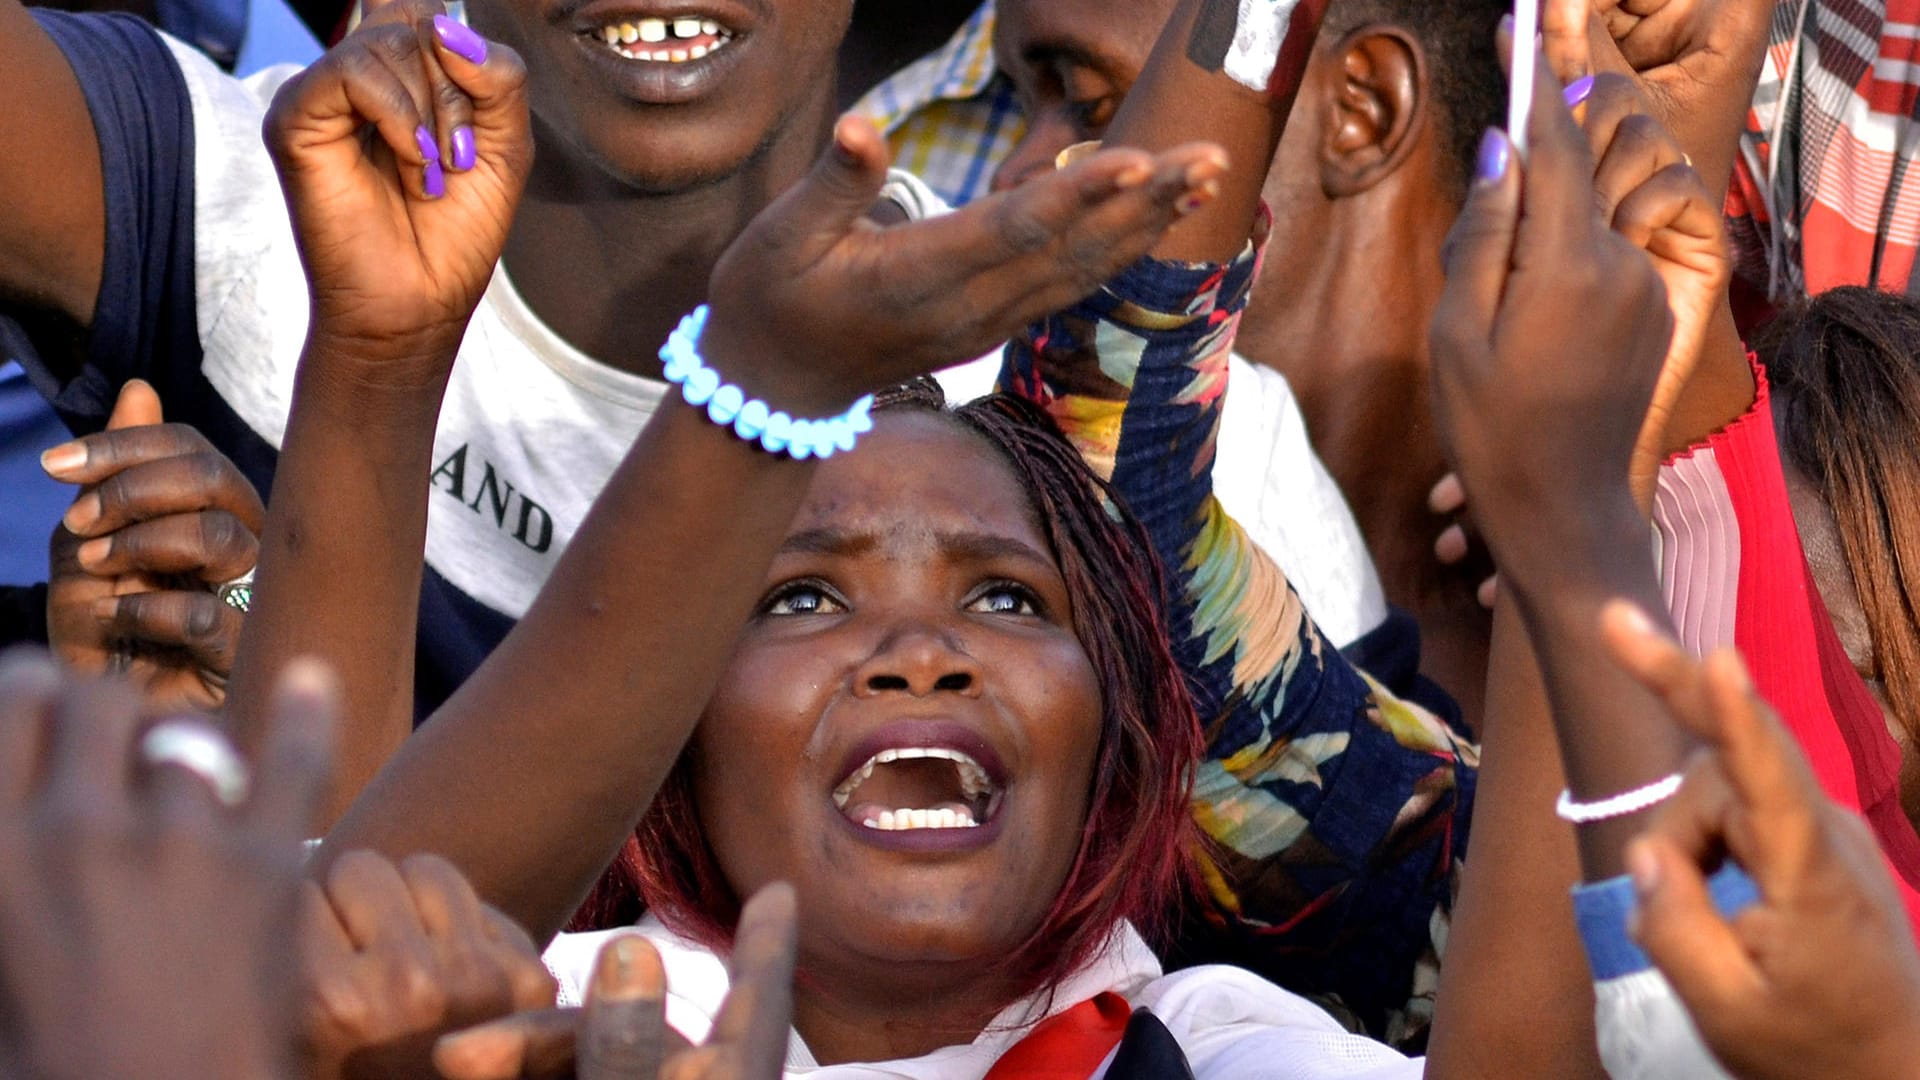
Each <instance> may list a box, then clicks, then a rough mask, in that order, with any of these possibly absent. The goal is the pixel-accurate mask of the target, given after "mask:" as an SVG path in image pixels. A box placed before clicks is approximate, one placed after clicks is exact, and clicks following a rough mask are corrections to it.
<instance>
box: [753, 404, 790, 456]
mask: <svg viewBox="0 0 1920 1080" xmlns="http://www.w3.org/2000/svg"><path fill="white" fill-rule="evenodd" d="M792 438H793V418H792V417H790V416H788V415H787V414H786V413H783V412H777V413H774V414H773V415H772V416H769V417H767V430H766V431H764V432H762V433H761V434H760V446H761V447H762V448H763V449H765V450H766V451H767V453H769V454H778V453H780V452H781V451H783V450H785V449H786V448H787V442H788V440H790V439H792Z"/></svg>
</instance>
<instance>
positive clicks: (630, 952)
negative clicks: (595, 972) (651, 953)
mask: <svg viewBox="0 0 1920 1080" xmlns="http://www.w3.org/2000/svg"><path fill="white" fill-rule="evenodd" d="M643 947H644V946H642V945H641V943H640V940H639V938H638V937H637V936H635V935H631V934H629V935H624V936H621V937H617V938H615V939H613V942H612V943H611V944H609V945H608V946H607V951H608V952H609V953H611V954H612V960H613V966H612V967H611V968H610V969H608V970H606V971H604V972H603V973H602V974H603V975H604V976H605V977H603V978H602V979H600V980H599V981H598V984H597V985H596V986H595V987H594V990H596V991H597V992H598V993H597V996H598V997H600V998H601V999H602V1000H613V1001H628V1000H634V999H646V1000H652V999H654V998H656V997H658V996H659V995H658V993H657V988H656V987H655V986H654V985H653V979H652V978H651V977H650V975H651V968H650V966H649V965H647V964H645V963H644V962H643V960H642V956H641V949H642V948H643Z"/></svg>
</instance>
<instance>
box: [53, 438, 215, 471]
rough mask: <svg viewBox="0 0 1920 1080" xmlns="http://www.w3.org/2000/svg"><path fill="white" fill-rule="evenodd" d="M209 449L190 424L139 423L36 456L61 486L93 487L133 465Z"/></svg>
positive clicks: (209, 444) (74, 441)
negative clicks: (92, 485)
mask: <svg viewBox="0 0 1920 1080" xmlns="http://www.w3.org/2000/svg"><path fill="white" fill-rule="evenodd" d="M211 450H213V444H212V443H210V442H208V441H207V438H206V436H204V435H202V434H200V432H199V430H198V429H196V428H194V427H193V426H192V425H191V424H143V425H141V426H139V427H123V428H115V429H114V430H112V431H97V432H94V433H93V434H92V435H86V436H83V437H81V438H78V439H74V440H72V441H71V442H64V443H61V444H60V445H58V446H55V447H52V448H50V449H48V450H47V451H46V452H45V453H43V454H41V455H40V467H41V468H43V469H45V470H46V472H47V475H48V476H51V477H53V478H54V479H55V480H58V481H60V482H61V483H63V484H97V483H99V482H100V481H102V480H104V479H106V478H107V477H109V476H112V475H113V474H115V473H117V472H120V471H121V470H122V469H126V468H129V467H131V466H134V465H140V464H144V463H146V462H149V461H159V460H162V459H164V458H171V457H181V456H183V455H187V454H197V453H201V452H203V451H211Z"/></svg>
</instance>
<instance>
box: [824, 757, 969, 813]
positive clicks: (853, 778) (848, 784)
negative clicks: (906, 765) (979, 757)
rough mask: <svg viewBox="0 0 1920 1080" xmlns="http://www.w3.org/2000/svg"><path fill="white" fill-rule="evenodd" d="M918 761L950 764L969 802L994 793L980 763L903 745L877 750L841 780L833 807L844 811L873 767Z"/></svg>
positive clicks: (962, 792) (834, 790)
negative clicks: (930, 760) (946, 762)
mask: <svg viewBox="0 0 1920 1080" xmlns="http://www.w3.org/2000/svg"><path fill="white" fill-rule="evenodd" d="M919 758H937V759H939V760H941V761H951V762H953V764H954V768H955V770H956V771H958V773H959V775H960V794H961V795H962V796H963V797H964V798H966V799H967V800H968V801H970V802H971V801H973V800H975V799H979V798H981V797H982V796H985V795H990V794H992V793H993V779H992V778H991V777H989V776H988V775H987V770H986V769H984V768H981V766H980V763H979V762H977V761H975V760H973V758H971V757H968V756H967V755H966V754H963V753H961V752H960V751H958V750H948V749H946V748H945V747H939V746H903V747H900V748H899V749H894V750H882V751H880V752H879V753H877V754H875V755H873V756H872V757H870V758H868V759H867V762H866V764H864V765H862V766H860V767H859V768H857V769H855V770H853V772H852V773H850V774H848V776H847V778H846V779H845V780H842V781H840V786H839V787H836V788H834V789H833V801H834V805H836V806H838V807H839V808H840V809H842V810H845V809H846V808H847V801H848V800H849V799H851V798H852V797H853V792H854V789H855V788H857V787H859V786H860V785H861V784H863V783H865V782H866V781H867V780H868V778H870V777H871V776H873V770H874V768H875V767H876V766H879V765H886V764H890V763H892V762H895V761H913V760H917V759H919ZM902 812H903V813H904V812H905V811H902Z"/></svg>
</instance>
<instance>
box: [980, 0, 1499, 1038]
mask: <svg viewBox="0 0 1920 1080" xmlns="http://www.w3.org/2000/svg"><path fill="white" fill-rule="evenodd" d="M1211 7H1212V5H1208V4H1188V5H1184V6H1183V7H1182V9H1181V11H1180V13H1179V14H1178V15H1176V17H1175V18H1174V20H1173V21H1172V23H1171V24H1170V25H1169V28H1168V30H1167V32H1166V34H1165V36H1163V37H1162V39H1161V42H1160V46H1159V48H1158V49H1156V51H1155V53H1154V56H1153V59H1152V61H1151V63H1150V65H1149V68H1148V73H1147V75H1146V76H1144V77H1143V78H1142V80H1141V82H1140V84H1138V85H1137V86H1136V88H1135V89H1134V91H1133V93H1132V94H1131V95H1129V97H1128V99H1127V102H1126V105H1125V106H1124V107H1123V110H1122V113H1121V116H1120V117H1119V118H1118V119H1117V120H1116V121H1115V124H1114V126H1113V128H1112V129H1111V130H1110V131H1109V134H1108V139H1107V143H1108V145H1113V144H1115V143H1116V142H1121V141H1127V142H1132V141H1133V140H1138V141H1139V143H1140V144H1144V145H1151V144H1152V143H1153V142H1154V141H1155V140H1156V139H1160V138H1164V137H1166V133H1165V132H1162V131H1160V130H1158V125H1159V124H1161V123H1164V118H1165V117H1167V116H1175V117H1178V118H1180V119H1181V121H1182V122H1183V125H1187V126H1190V125H1191V124H1194V123H1198V124H1200V125H1201V126H1202V127H1203V128H1204V129H1205V130H1206V132H1207V135H1208V137H1209V138H1216V139H1217V140H1218V141H1220V142H1221V143H1222V144H1224V145H1230V146H1235V147H1237V148H1238V149H1237V151H1236V156H1235V160H1236V161H1239V162H1254V163H1259V164H1264V163H1265V162H1266V161H1268V160H1271V157H1272V150H1273V147H1272V145H1271V141H1272V140H1275V139H1277V138H1278V135H1279V132H1280V128H1281V125H1282V123H1283V121H1284V119H1285V104H1286V100H1287V99H1288V98H1290V96H1291V84H1289V83H1285V77H1284V70H1285V69H1284V68H1283V69H1282V78H1281V84H1277V85H1275V86H1273V89H1275V90H1279V91H1280V93H1278V94H1277V95H1273V94H1269V93H1267V92H1265V91H1262V92H1255V91H1252V90H1250V89H1248V88H1247V87H1245V86H1242V85H1240V84H1239V83H1238V82H1236V81H1235V80H1234V79H1233V78H1232V77H1230V76H1229V75H1228V74H1226V73H1225V72H1224V71H1220V70H1214V69H1211V68H1209V67H1208V66H1207V65H1206V64H1205V63H1204V62H1202V60H1197V59H1195V56H1196V54H1197V55H1198V56H1199V57H1201V58H1203V59H1204V58H1205V57H1207V56H1209V55H1211V54H1210V53H1208V52H1207V50H1206V49H1205V48H1203V47H1202V46H1203V45H1204V42H1197V43H1196V38H1197V37H1203V36H1204V35H1203V34H1197V33H1196V27H1200V26H1204V25H1205V24H1206V20H1207V19H1208V18H1210V17H1212V16H1211V15H1210V14H1209V11H1210V9H1211ZM1273 7H1274V11H1273V13H1272V14H1273V17H1274V18H1275V19H1276V20H1278V22H1277V24H1276V25H1277V27H1280V28H1284V27H1285V26H1287V25H1288V24H1289V21H1290V20H1291V22H1292V24H1293V25H1295V26H1296V27H1298V26H1299V19H1298V17H1297V16H1293V15H1291V14H1290V12H1289V5H1274V6H1273ZM1295 10H1297V9H1295ZM1213 14H1215V15H1217V12H1214V13H1213ZM1304 32H1305V34H1306V35H1307V37H1308V38H1309V39H1310V38H1311V36H1312V33H1313V26H1312V25H1311V24H1310V23H1309V24H1308V25H1307V26H1306V27H1305V30H1304ZM1286 40H1287V41H1288V42H1292V41H1293V40H1294V39H1293V38H1292V37H1288V38H1287V39H1286ZM1284 51H1285V49H1284V47H1283V49H1282V53H1283V54H1284ZM1142 112H1145V113H1147V114H1148V115H1145V116H1143V115H1140V114H1141V113H1142ZM1263 179H1264V172H1263V170H1262V169H1261V168H1258V167H1255V168H1241V169H1237V170H1234V171H1232V172H1231V173H1230V174H1229V176H1228V178H1227V179H1226V180H1225V181H1223V183H1222V185H1221V195H1220V197H1219V199H1218V200H1217V201H1216V202H1215V204H1214V205H1213V206H1211V207H1209V208H1207V209H1206V210H1204V211H1202V212H1201V213H1199V214H1196V215H1194V216H1193V217H1192V218H1190V219H1188V220H1187V221H1185V222H1183V223H1182V224H1181V225H1180V226H1178V227H1177V228H1176V229H1175V230H1174V231H1173V232H1172V233H1170V234H1169V236H1168V238H1167V240H1165V241H1163V242H1162V243H1161V244H1160V245H1159V246H1158V247H1156V249H1155V253H1154V254H1155V258H1153V259H1150V260H1146V261H1143V262H1142V263H1141V264H1138V265H1136V266H1135V267H1134V268H1133V269H1131V270H1130V271H1129V272H1128V273H1127V274H1126V275H1124V276H1122V277H1121V278H1120V279H1118V280H1116V281H1114V282H1112V283H1110V284H1109V285H1108V287H1107V288H1106V289H1104V290H1102V291H1101V292H1099V293H1097V294H1095V295H1094V296H1092V297H1089V298H1088V299H1087V300H1085V301H1083V302H1082V303H1081V304H1079V305H1076V307H1074V308H1073V309H1072V310H1070V311H1067V312H1064V313H1062V314H1060V315H1057V316H1055V317H1053V318H1050V319H1048V320H1046V321H1045V322H1044V323H1042V324H1040V325H1038V326H1036V327H1034V328H1032V329H1030V330H1029V332H1028V333H1027V334H1026V335H1024V336H1023V337H1021V338H1018V339H1016V340H1015V341H1014V343H1013V344H1012V346H1011V347H1010V348H1009V350H1008V357H1007V359H1008V364H1007V370H1006V373H1005V375H1004V377H1003V385H1004V386H1005V387H1007V388H1009V389H1012V390H1014V391H1016V392H1019V393H1021V394H1024V395H1026V396H1028V397H1031V398H1033V399H1034V400H1036V401H1037V402H1039V403H1040V404H1041V405H1042V406H1043V407H1045V408H1047V409H1048V411H1049V412H1050V413H1051V414H1052V415H1053V417H1054V419H1055V420H1056V422H1058V423H1059V424H1060V425H1061V427H1062V429H1063V430H1064V431H1065V432H1066V433H1067V435H1068V437H1069V438H1070V439H1072V440H1073V441H1074V443H1075V444H1076V445H1077V446H1078V447H1079V448H1080V449H1081V451H1082V453H1083V455H1084V456H1086V457H1087V459H1088V461H1089V462H1090V464H1092V465H1093V466H1094V468H1095V470H1096V471H1098V472H1100V473H1102V474H1103V475H1105V476H1106V477H1107V479H1108V480H1109V481H1110V482H1111V483H1112V485H1113V487H1114V490H1115V491H1116V492H1117V493H1118V494H1119V495H1120V496H1121V497H1122V498H1123V499H1125V500H1126V502H1127V504H1128V506H1129V508H1130V509H1132V510H1133V512H1134V513H1135V514H1136V515H1137V516H1138V517H1139V518H1140V519H1141V521H1142V522H1143V523H1144V524H1145V525H1146V526H1147V529H1148V531H1149V533H1150V535H1151V537H1152V539H1153V543H1154V546H1155V548H1156V550H1157V552H1158V553H1159V555H1160V558H1161V561H1162V563H1163V564H1164V565H1165V566H1166V567H1167V569H1168V572H1169V576H1170V579H1171V587H1170V593H1171V595H1170V597H1169V602H1170V603H1169V610H1168V621H1169V629H1170V633H1171V637H1172V640H1173V642H1174V651H1175V656H1176V658H1177V659H1178V660H1179V661H1180V663H1181V665H1182V667H1183V668H1184V670H1185V671H1186V673H1187V675H1188V679H1189V685H1190V686H1191V687H1192V688H1193V690H1194V693H1195V696H1196V699H1197V700H1198V702H1199V706H1200V710H1201V714H1202V716H1203V717H1205V718H1206V720H1207V721H1208V723H1209V729H1208V733H1209V738H1210V745H1209V751H1208V760H1206V761H1204V762H1202V763H1201V764H1200V768H1199V773H1198V784H1197V801H1198V809H1197V814H1198V816H1199V818H1200V821H1201V823H1202V825H1203V826H1204V827H1205V828H1206V829H1207V831H1208V833H1209V834H1210V835H1211V836H1212V837H1213V838H1214V839H1215V840H1216V841H1218V842H1219V848H1218V850H1219V852H1220V857H1219V863H1218V866H1217V867H1216V869H1217V871H1218V873H1217V874H1215V875H1213V877H1212V882H1213V887H1214V899H1215V902H1216V905H1217V909H1218V910H1217V911H1216V913H1215V914H1216V916H1218V918H1216V920H1215V921H1217V922H1224V923H1225V924H1226V925H1227V927H1228V932H1227V934H1226V936H1225V940H1224V941H1222V942H1220V943H1218V944H1215V943H1211V942H1209V943H1207V944H1205V945H1200V944H1198V943H1195V942H1190V943H1189V944H1190V945H1194V946H1196V947H1199V948H1204V949H1206V950H1207V952H1208V953H1209V954H1214V953H1217V954H1219V955H1222V956H1224V957H1226V958H1230V959H1232V960H1234V961H1235V962H1237V963H1241V964H1243V965H1246V966H1251V967H1254V968H1257V969H1259V970H1262V971H1264V972H1266V973H1268V974H1269V975H1271V976H1273V977H1275V978H1278V979H1280V980H1282V981H1284V982H1285V983H1286V985H1288V986H1289V987H1292V988H1295V989H1305V990H1312V991H1318V992H1323V993H1328V994H1334V995H1337V996H1338V997H1339V998H1340V999H1341V1000H1342V1001H1343V1003H1344V1004H1345V1005H1346V1006H1347V1007H1349V1008H1351V1009H1353V1010H1354V1011H1355V1012H1357V1013H1358V1014H1360V1015H1361V1017H1362V1018H1363V1019H1364V1020H1365V1021H1366V1022H1367V1023H1368V1024H1369V1026H1370V1027H1372V1028H1373V1029H1375V1030H1376V1031H1381V1032H1387V1031H1392V1032H1394V1033H1395V1034H1396V1035H1397V1034H1408V1033H1410V1032H1409V1031H1408V1027H1409V1026H1410V1027H1412V1028H1416V1029H1417V1028H1418V1027H1419V1026H1420V1023H1419V1020H1418V1018H1417V1017H1409V1018H1408V1020H1409V1021H1410V1024H1405V1025H1396V1024H1395V1023H1394V1021H1393V1019H1390V1018H1392V1017H1394V1015H1395V1014H1397V1013H1400V1012H1401V1011H1402V1010H1404V1009H1405V1008H1406V1006H1407V1005H1408V1000H1409V998H1410V997H1411V996H1413V994H1414V990H1413V986H1414V983H1415V982H1416V979H1415V976H1414V970H1415V966H1416V964H1417V963H1418V962H1419V961H1420V959H1421V958H1422V957H1423V955H1425V954H1426V953H1427V952H1428V950H1429V947H1430V945H1431V939H1430V937H1429V932H1430V929H1431V927H1432V925H1433V922H1434V916H1435V912H1436V909H1438V908H1442V907H1443V906H1444V904H1445V902H1446V898H1447V896H1448V893H1449V891H1450V888H1451V870H1452V866H1453V863H1454V860H1455V859H1456V858H1457V856H1458V853H1459V850H1460V848H1461V847H1462V845H1463V844H1464V842H1465V829H1466V817H1467V812H1466V811H1467V806H1468V804H1469V802H1470V800H1471V792H1472V778H1473V767H1472V766H1473V762H1474V760H1475V755H1474V750H1473V748H1472V747H1471V746H1470V745H1469V744H1467V743H1466V741H1465V739H1464V738H1462V737H1460V736H1458V735H1457V734H1456V733H1454V732H1453V731H1451V730H1450V729H1449V728H1448V727H1447V725H1446V724H1445V723H1443V722H1441V721H1439V720H1438V719H1436V718H1434V717H1432V716H1431V715H1428V714H1426V713H1425V712H1424V711H1422V710H1420V709H1419V708H1418V707H1417V706H1413V705H1410V704H1408V703H1405V702H1401V701H1399V700H1397V699H1395V698H1394V697H1393V696H1392V695H1391V694H1389V693H1388V692H1386V691H1385V690H1384V689H1382V688H1380V687H1379V686H1377V685H1376V684H1374V683H1373V682H1372V681H1371V680H1369V679H1368V678H1367V677H1366V676H1365V675H1364V674H1362V673H1360V672H1358V671H1357V670H1355V669H1354V668H1352V667H1351V666H1350V665H1349V664H1348V663H1347V662H1346V661H1345V659H1344V658H1343V657H1342V656H1341V655H1340V653H1339V652H1338V651H1337V650H1336V649H1334V648H1333V647H1332V646H1331V645H1330V644H1328V643H1327V642H1326V641H1324V640H1323V639H1322V638H1321V636H1320V634H1319V632H1318V630H1317V629H1316V628H1315V627H1314V625H1313V622H1312V620H1311V618H1309V617H1308V613H1307V612H1306V611H1305V609H1304V608H1303V607H1302V605H1301V603H1300V600H1299V597H1298V596H1297V595H1296V594H1295V593H1294V591H1293V589H1292V587H1291V585H1290V584H1289V583H1288V581H1287V579H1286V577H1285V575H1284V573H1283V572H1282V571H1281V570H1280V569H1279V567H1278V566H1277V565H1275V563H1274V562H1273V561H1272V560H1271V559H1270V558H1269V557H1268V556H1267V555H1266V554H1265V553H1264V552H1262V551H1261V550H1260V549H1259V547H1258V546H1256V545H1255V544H1254V543H1253V542H1252V541H1251V539H1250V538H1249V537H1248V536H1247V534H1246V533H1245V532H1244V531H1243V530H1242V529H1241V527H1240V526H1239V525H1238V524H1237V523H1236V522H1235V521H1233V519H1232V518H1231V517H1230V516H1229V515H1227V513H1226V512H1225V511H1224V510H1223V509H1222V507H1221V505H1220V503H1219V501H1218V500H1217V499H1216V498H1215V497H1214V494H1213V487H1212V483H1211V477H1212V468H1213V459H1214V450H1215V447H1214V436H1215V432H1216V431H1217V430H1218V425H1219V418H1220V410H1221V406H1222V404H1223V403H1224V401H1225V394H1226V393H1227V392H1228V390H1229V388H1228V386H1227V384H1226V376H1227V357H1228V354H1229V351H1230V348H1231V345H1232V340H1233V334H1234V330H1235V328H1236V326H1237V324H1238V320H1239V316H1240V312H1241V310H1242V309H1243V308H1244V306H1245V304H1246V300H1247V294H1248V291H1249V287H1250V286H1251V283H1252V281H1253V277H1254V272H1255V263H1256V261H1257V256H1256V253H1255V250H1254V248H1253V246H1252V245H1251V244H1250V242H1249V237H1250V236H1252V235H1253V232H1254V223H1255V219H1256V216H1257V214H1258V200H1259V192H1260V187H1261V184H1262V181H1263ZM1362 940H1364V942H1365V944H1364V945H1360V944H1357V943H1358V942H1360V941H1362ZM1362 953H1364V956H1363V955H1361V954H1362Z"/></svg>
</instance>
